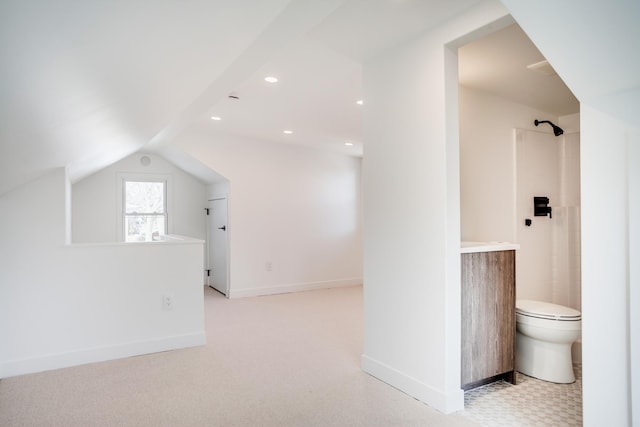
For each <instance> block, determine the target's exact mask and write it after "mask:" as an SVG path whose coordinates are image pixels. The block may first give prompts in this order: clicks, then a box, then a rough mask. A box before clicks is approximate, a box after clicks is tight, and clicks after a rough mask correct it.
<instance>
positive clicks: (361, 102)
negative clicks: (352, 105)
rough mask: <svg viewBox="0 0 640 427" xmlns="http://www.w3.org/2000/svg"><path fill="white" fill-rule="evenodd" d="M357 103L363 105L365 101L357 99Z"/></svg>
mask: <svg viewBox="0 0 640 427" xmlns="http://www.w3.org/2000/svg"><path fill="white" fill-rule="evenodd" d="M356 104H358V105H362V104H364V102H363V101H362V99H358V100H357V101H356Z"/></svg>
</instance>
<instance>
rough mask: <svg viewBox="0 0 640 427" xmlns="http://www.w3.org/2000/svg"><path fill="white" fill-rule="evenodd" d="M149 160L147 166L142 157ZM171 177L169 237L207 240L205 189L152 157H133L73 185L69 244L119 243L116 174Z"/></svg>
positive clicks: (165, 162)
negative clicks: (170, 235) (178, 236)
mask: <svg viewBox="0 0 640 427" xmlns="http://www.w3.org/2000/svg"><path fill="white" fill-rule="evenodd" d="M143 155H144V156H147V157H149V158H150V159H151V163H150V164H149V165H148V166H144V165H142V164H141V163H140V158H141V157H142V156H143ZM119 173H129V174H142V175H143V174H151V175H153V174H163V175H169V176H171V184H172V194H171V198H170V199H169V200H168V201H169V203H170V204H169V206H167V212H168V215H169V223H170V230H169V232H170V233H171V234H178V235H182V236H188V237H194V238H197V239H205V238H206V226H205V224H206V222H205V221H206V220H205V215H204V208H205V205H206V185H205V184H204V183H202V182H200V181H199V180H198V179H196V178H195V177H193V176H192V175H190V174H189V173H187V172H185V171H183V170H182V169H180V168H178V167H176V166H175V165H173V164H172V163H170V162H168V161H167V160H165V159H164V158H162V157H160V156H158V155H155V154H146V153H135V154H132V155H131V156H129V157H126V158H124V159H122V160H120V161H119V162H116V163H114V164H113V165H111V166H109V167H107V168H105V169H103V170H101V171H99V172H96V173H95V174H93V175H90V176H88V177H86V178H85V179H83V180H81V181H79V182H76V183H75V184H73V187H72V197H71V200H72V202H71V204H72V222H71V223H72V226H71V227H72V241H73V242H74V243H96V242H117V241H118V228H117V224H118V215H121V213H120V212H119V211H118V200H117V195H118V185H119V182H118V174H119Z"/></svg>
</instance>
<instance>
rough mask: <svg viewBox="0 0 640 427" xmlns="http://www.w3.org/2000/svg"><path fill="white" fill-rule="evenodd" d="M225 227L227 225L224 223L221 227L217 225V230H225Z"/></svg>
mask: <svg viewBox="0 0 640 427" xmlns="http://www.w3.org/2000/svg"><path fill="white" fill-rule="evenodd" d="M226 229H227V226H226V225H223V226H222V227H218V230H222V231H225V230H226Z"/></svg>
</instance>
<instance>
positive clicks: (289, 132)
mask: <svg viewBox="0 0 640 427" xmlns="http://www.w3.org/2000/svg"><path fill="white" fill-rule="evenodd" d="M282 133H286V134H287V135H291V134H292V133H293V131H292V130H284V131H282Z"/></svg>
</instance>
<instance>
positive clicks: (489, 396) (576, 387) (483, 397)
mask: <svg viewBox="0 0 640 427" xmlns="http://www.w3.org/2000/svg"><path fill="white" fill-rule="evenodd" d="M575 374H576V382H575V383H573V384H553V383H549V382H546V381H541V380H538V379H536V378H532V377H528V376H526V375H523V374H520V373H517V374H516V375H517V376H516V385H512V384H509V383H506V382H504V381H498V382H495V383H493V384H488V385H486V386H483V387H479V388H476V389H474V390H469V391H467V392H466V393H465V394H464V411H463V412H462V415H463V416H465V417H467V418H470V419H471V420H473V421H475V422H477V423H479V424H480V425H482V426H486V427H493V426H527V427H528V426H541V427H542V426H544V427H549V426H581V425H582V370H581V368H580V366H576V367H575Z"/></svg>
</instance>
